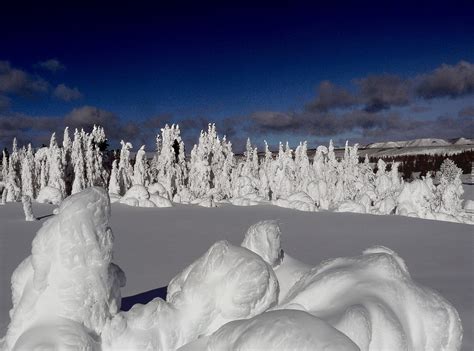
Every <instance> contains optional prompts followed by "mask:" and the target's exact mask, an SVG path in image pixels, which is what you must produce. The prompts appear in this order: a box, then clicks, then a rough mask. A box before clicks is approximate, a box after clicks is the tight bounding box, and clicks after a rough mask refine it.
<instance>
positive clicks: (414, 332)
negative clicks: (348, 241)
mask: <svg viewBox="0 0 474 351" xmlns="http://www.w3.org/2000/svg"><path fill="white" fill-rule="evenodd" d="M316 296H317V298H315V297H316ZM276 309H301V310H305V311H308V312H309V313H311V314H312V315H314V316H316V317H318V318H322V319H324V320H326V321H327V322H329V323H330V324H332V325H333V326H334V327H335V328H336V329H338V330H340V331H341V332H343V333H344V334H346V335H347V336H349V337H350V338H351V339H352V340H353V341H354V342H355V343H356V344H357V345H358V346H359V347H360V349H361V350H407V349H408V350H458V349H459V348H460V346H461V340H462V327H461V321H460V319H459V315H458V313H457V311H456V310H455V309H454V307H453V306H451V305H450V304H449V302H447V301H446V300H445V299H444V298H442V297H441V296H440V295H438V294H437V293H436V292H434V291H432V290H430V289H428V288H425V287H422V286H420V285H418V284H416V283H415V282H414V281H413V280H412V279H411V277H410V274H409V273H408V270H407V267H406V265H405V263H404V262H403V260H402V259H401V258H400V257H399V256H398V255H397V254H396V253H394V252H393V251H391V250H390V249H387V248H384V247H374V248H371V249H368V250H366V251H365V252H364V254H363V255H362V256H358V257H353V258H337V259H333V260H330V261H328V262H325V263H322V264H321V265H320V266H318V267H315V268H314V269H312V270H311V271H310V272H308V273H306V274H304V275H303V277H302V278H301V279H300V280H299V281H298V282H297V283H296V284H295V285H294V286H293V287H292V288H291V290H290V292H289V293H288V296H287V297H286V298H285V299H284V301H281V303H280V304H279V305H278V306H277V307H276Z"/></svg>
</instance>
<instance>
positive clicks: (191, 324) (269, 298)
mask: <svg viewBox="0 0 474 351" xmlns="http://www.w3.org/2000/svg"><path fill="white" fill-rule="evenodd" d="M277 298H278V282H277V278H276V276H275V274H274V272H273V270H272V269H271V267H270V266H269V265H268V264H267V263H265V262H264V261H263V259H262V258H260V257H259V256H258V255H256V254H255V253H253V252H251V251H249V250H247V249H245V248H241V247H237V246H233V245H231V244H229V243H228V242H226V241H220V242H217V243H215V244H214V245H213V246H212V247H211V248H210V249H209V250H208V251H207V252H206V253H205V254H204V255H203V256H202V257H201V258H199V259H198V260H197V261H195V262H194V263H193V264H191V265H190V266H189V267H187V268H186V269H185V270H184V271H183V272H182V273H180V274H179V275H178V276H176V277H175V278H173V280H172V281H171V282H170V284H169V286H168V295H167V298H166V300H167V301H166V302H165V301H163V300H161V299H159V298H157V299H154V300H153V301H152V302H150V303H148V304H147V305H136V306H134V307H133V308H132V309H131V310H130V311H129V312H121V313H119V314H118V315H117V316H115V318H114V319H113V320H112V321H111V323H110V325H109V326H108V328H107V329H106V330H105V331H104V333H103V335H102V339H103V348H104V350H116V349H118V348H123V347H125V348H127V349H133V350H135V349H145V348H147V347H148V348H150V349H154V350H156V349H157V350H169V349H176V348H178V347H180V346H182V345H184V344H186V343H189V342H191V341H193V340H195V339H197V338H198V337H199V336H201V335H210V334H212V333H213V332H214V331H215V330H217V329H218V328H220V327H221V326H222V325H224V324H226V323H227V322H230V321H233V320H236V319H247V318H251V317H253V316H256V315H258V314H260V313H263V312H264V311H266V310H267V309H268V308H270V307H272V306H274V305H276V302H277Z"/></svg>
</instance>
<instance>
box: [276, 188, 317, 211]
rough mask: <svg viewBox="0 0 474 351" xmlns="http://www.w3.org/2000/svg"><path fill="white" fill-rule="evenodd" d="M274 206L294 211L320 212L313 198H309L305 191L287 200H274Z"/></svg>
mask: <svg viewBox="0 0 474 351" xmlns="http://www.w3.org/2000/svg"><path fill="white" fill-rule="evenodd" d="M272 204H274V205H276V206H280V207H284V208H291V209H294V210H299V211H306V212H316V211H317V210H318V209H317V208H316V205H315V203H314V200H313V199H312V198H311V196H309V195H308V194H306V193H305V192H303V191H301V192H298V193H295V194H292V195H290V196H288V197H287V198H286V199H283V198H281V199H276V200H273V201H272Z"/></svg>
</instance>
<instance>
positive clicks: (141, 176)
mask: <svg viewBox="0 0 474 351" xmlns="http://www.w3.org/2000/svg"><path fill="white" fill-rule="evenodd" d="M146 170H147V168H146V153H145V145H142V147H141V148H140V149H139V150H138V152H137V154H136V156H135V165H134V166H133V184H134V185H143V186H144V185H145V179H146Z"/></svg>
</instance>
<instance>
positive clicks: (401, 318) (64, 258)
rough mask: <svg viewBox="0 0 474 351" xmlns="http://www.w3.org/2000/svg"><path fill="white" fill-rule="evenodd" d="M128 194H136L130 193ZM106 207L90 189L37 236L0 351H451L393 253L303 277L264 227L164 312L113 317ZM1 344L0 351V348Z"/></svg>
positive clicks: (209, 257)
mask: <svg viewBox="0 0 474 351" xmlns="http://www.w3.org/2000/svg"><path fill="white" fill-rule="evenodd" d="M140 192H141V190H137V191H136V193H140ZM109 217H110V201H109V197H108V194H107V192H106V191H105V190H103V189H101V188H95V187H93V188H88V189H86V190H84V191H82V192H80V193H77V194H75V195H73V196H70V197H69V198H66V199H65V200H64V201H63V202H62V204H61V206H60V207H59V211H58V214H57V215H55V216H54V217H52V218H51V219H50V220H48V221H47V222H46V223H45V224H44V225H43V227H42V228H41V229H40V230H39V232H38V233H37V235H36V237H35V239H34V240H33V245H32V254H31V256H29V257H28V258H26V259H25V260H24V261H23V262H22V263H21V264H20V265H19V266H18V268H17V269H16V270H15V272H14V274H13V276H12V300H13V309H12V311H11V313H10V316H11V322H10V325H9V327H8V331H7V335H6V337H5V339H3V340H0V346H3V347H4V348H5V349H6V350H12V349H19V348H26V349H42V348H43V349H44V348H46V347H51V345H54V346H56V347H57V348H58V349H63V348H66V346H67V347H69V348H75V349H89V350H96V349H97V350H98V349H102V350H117V349H133V350H145V349H153V350H168V349H177V348H179V347H183V349H184V350H190V349H197V350H199V349H219V350H231V349H244V350H250V349H262V348H263V349H272V350H273V349H282V348H283V349H287V348H293V349H321V348H324V349H330V350H357V349H358V348H360V349H361V350H382V349H390V350H406V349H409V350H431V349H440V350H457V349H459V348H460V346H461V339H462V327H461V322H460V319H459V316H458V313H457V311H456V310H455V309H454V307H453V306H452V305H451V304H450V303H449V302H448V301H446V300H445V299H444V298H443V297H441V296H440V295H439V294H438V293H437V292H435V291H432V290H430V289H428V288H426V287H423V286H421V285H419V284H418V283H416V282H415V281H414V280H413V279H412V277H411V276H410V274H409V272H408V268H407V265H406V264H405V262H404V261H403V259H402V258H401V257H399V256H398V255H397V254H396V253H395V252H394V251H392V250H390V249H388V248H386V247H383V246H375V247H371V248H369V249H367V250H365V251H364V252H363V254H362V255H360V256H356V257H341V258H336V259H332V260H329V261H324V262H323V263H321V264H320V265H318V266H316V267H315V268H310V267H308V266H307V265H305V264H303V263H301V262H299V261H298V260H296V259H294V258H292V257H290V256H289V255H287V254H286V253H284V251H283V249H282V247H281V246H282V244H281V231H280V228H279V226H278V225H277V223H276V222H274V221H262V222H259V223H256V224H254V225H253V226H251V227H250V228H249V229H248V231H247V233H246V234H245V237H244V240H243V243H242V247H239V246H234V245H232V244H230V243H229V242H227V241H218V242H216V243H215V244H213V245H212V246H211V247H210V248H209V249H208V250H207V251H206V252H205V253H204V255H202V256H201V257H200V258H199V259H197V260H196V261H195V262H194V263H192V264H190V265H189V266H188V267H187V268H185V269H184V270H183V271H182V272H181V273H179V274H178V275H177V276H175V277H174V278H173V279H172V280H171V282H170V283H169V285H168V295H167V298H166V301H164V300H162V299H160V298H156V299H154V300H152V301H151V302H149V303H147V304H145V305H141V304H137V305H135V306H133V307H132V308H131V309H130V311H128V312H119V311H118V306H119V305H120V295H121V294H120V287H122V286H123V285H124V283H125V277H124V274H123V272H122V271H121V270H120V268H118V266H116V265H114V264H113V263H112V257H113V247H112V245H113V235H112V231H111V229H110V227H109V224H108V222H109ZM2 342H3V345H1V343H2Z"/></svg>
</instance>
